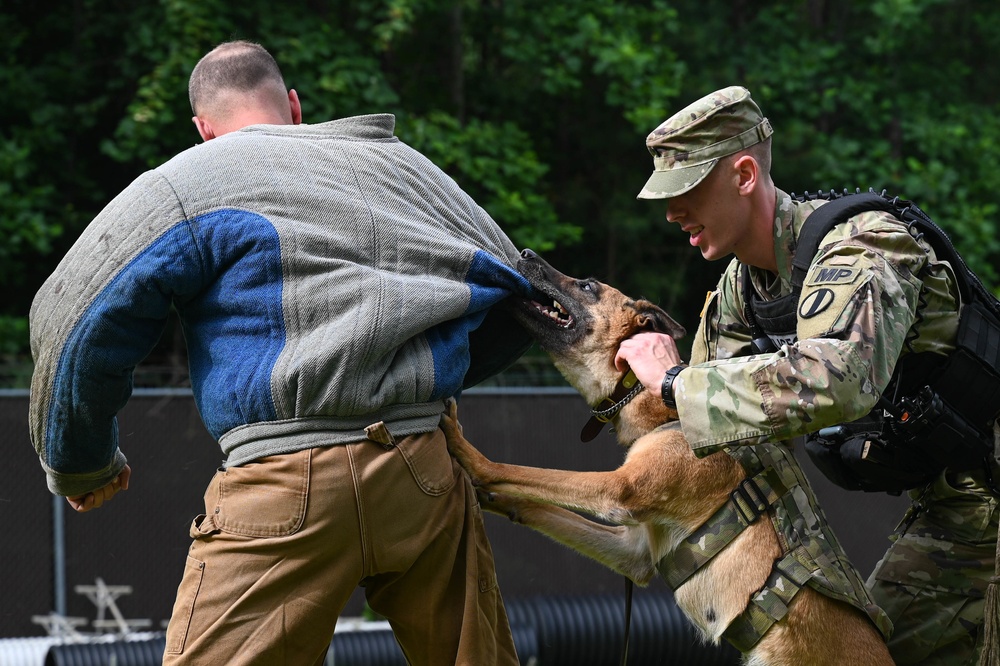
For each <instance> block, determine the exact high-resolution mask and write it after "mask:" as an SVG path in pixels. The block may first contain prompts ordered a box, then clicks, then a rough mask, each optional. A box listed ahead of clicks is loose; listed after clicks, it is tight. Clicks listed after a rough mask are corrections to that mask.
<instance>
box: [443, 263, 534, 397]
mask: <svg viewBox="0 0 1000 666" xmlns="http://www.w3.org/2000/svg"><path fill="white" fill-rule="evenodd" d="M465 281H466V283H467V284H468V285H469V290H470V292H471V294H470V299H469V307H468V308H467V309H466V311H465V315H464V316H462V317H459V318H458V319H454V320H452V321H448V322H445V323H443V324H439V325H438V326H435V327H434V328H432V329H429V330H428V331H427V334H426V337H427V342H428V344H429V345H430V348H431V355H432V356H433V359H434V390H433V393H432V394H431V399H432V400H440V399H443V398H447V397H450V396H453V395H455V394H457V393H458V392H459V390H461V388H462V381H463V379H464V378H465V373H466V372H467V371H468V369H469V362H470V358H471V357H470V353H469V333H470V332H472V331H474V330H476V329H477V328H479V325H480V324H482V323H483V318H484V317H486V313H487V312H488V311H489V309H490V308H491V307H493V306H494V305H496V304H497V303H499V302H500V301H502V300H503V299H505V298H507V297H508V296H510V295H512V294H530V293H531V285H530V283H529V282H528V281H527V280H526V279H525V278H524V277H523V276H522V275H521V274H520V273H518V272H517V271H516V270H514V269H513V268H511V267H510V266H508V265H507V264H505V263H503V262H501V261H499V260H498V259H497V258H496V257H494V256H492V255H490V254H488V253H486V252H483V251H482V250H479V251H478V252H476V255H475V256H474V257H473V259H472V264H471V265H470V266H469V271H468V273H467V274H466V276H465Z"/></svg>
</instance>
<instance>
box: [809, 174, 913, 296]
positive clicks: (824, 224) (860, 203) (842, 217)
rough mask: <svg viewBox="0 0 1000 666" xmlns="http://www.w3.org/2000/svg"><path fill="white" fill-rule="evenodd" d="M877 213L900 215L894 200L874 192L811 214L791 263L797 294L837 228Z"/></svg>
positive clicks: (845, 198) (850, 196)
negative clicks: (822, 243)
mask: <svg viewBox="0 0 1000 666" xmlns="http://www.w3.org/2000/svg"><path fill="white" fill-rule="evenodd" d="M876 210H882V211H885V212H887V213H892V214H893V215H898V211H897V210H896V208H895V207H894V206H893V204H892V201H891V200H889V199H886V198H885V197H883V196H881V195H879V194H875V193H874V192H865V193H863V194H847V195H844V196H841V197H839V198H837V199H832V200H830V201H829V202H827V203H825V204H823V205H822V206H820V207H819V208H817V209H816V210H814V211H813V212H812V213H810V214H809V217H807V218H806V222H805V225H804V226H803V227H802V231H801V232H800V233H799V240H798V244H797V245H796V247H795V258H794V260H793V261H792V286H793V287H794V288H795V290H796V291H798V290H799V289H801V287H802V283H803V282H805V279H806V274H807V273H808V272H809V266H810V265H811V264H812V260H813V257H815V256H816V251H817V250H818V249H819V244H820V241H822V240H823V238H824V237H825V236H826V235H827V234H828V233H830V231H831V230H832V229H833V228H834V227H835V226H837V225H838V224H841V223H842V222H846V221H847V220H849V219H850V218H852V217H854V216H855V215H859V214H861V213H867V212H869V211H876Z"/></svg>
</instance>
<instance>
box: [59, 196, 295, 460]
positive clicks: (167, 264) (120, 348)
mask: <svg viewBox="0 0 1000 666" xmlns="http://www.w3.org/2000/svg"><path fill="white" fill-rule="evenodd" d="M223 271H225V272H224V274H223ZM281 275H282V271H281V252H280V245H279V242H278V236H277V233H276V232H275V230H274V228H273V226H272V225H271V224H270V222H268V221H267V220H266V219H265V218H263V217H261V216H259V215H255V214H252V213H247V212H245V211H231V210H223V211H216V212H213V213H210V214H207V215H204V216H201V217H200V218H196V219H193V220H190V221H186V222H182V223H180V224H177V225H175V226H174V227H172V228H171V229H169V230H167V231H166V232H165V233H164V234H163V235H161V236H160V237H159V238H157V239H156V240H154V241H153V242H152V243H151V244H150V245H148V246H147V247H146V248H145V249H144V250H142V251H141V252H140V253H139V254H137V255H136V256H135V257H134V258H133V259H132V260H131V261H130V262H129V263H128V264H127V265H125V266H124V267H123V268H122V269H121V270H120V271H119V272H118V274H117V275H116V276H115V277H114V278H113V279H112V280H111V281H110V282H109V283H108V284H107V285H106V286H105V287H104V288H103V289H101V291H100V292H98V293H97V294H96V295H94V297H93V299H92V301H91V303H90V305H89V306H88V307H87V309H86V310H85V311H84V313H83V315H82V316H81V318H80V320H79V321H78V322H77V323H76V325H75V326H74V328H73V330H72V332H71V333H70V334H69V336H68V338H67V340H66V343H65V345H64V346H63V351H62V353H61V355H60V358H59V365H58V369H57V370H56V373H55V381H54V384H53V389H52V391H53V394H52V397H51V402H50V407H49V417H48V428H47V433H46V439H47V441H46V453H47V462H48V465H49V466H50V467H51V468H52V469H54V470H56V471H57V472H61V473H68V474H72V473H84V472H89V471H93V470H95V469H101V468H102V467H104V466H106V465H107V463H108V460H110V459H111V458H112V456H113V455H114V452H115V450H116V449H117V447H118V436H117V434H118V433H117V423H116V419H115V414H116V413H117V412H118V411H119V410H120V409H121V408H122V407H123V406H124V405H125V402H126V401H127V400H128V398H129V396H130V395H131V392H132V372H133V369H134V368H135V366H136V365H137V364H138V363H139V362H140V361H142V359H143V358H145V357H146V356H147V355H148V354H149V352H150V351H151V350H152V348H153V347H154V345H155V344H156V341H157V339H158V338H159V336H160V334H161V333H162V331H163V327H164V324H165V322H166V318H167V315H168V314H169V309H170V305H171V303H175V304H176V305H177V307H178V309H179V310H181V312H182V314H183V315H184V317H185V318H192V319H191V320H192V321H194V320H198V321H199V326H198V327H197V329H198V335H197V336H194V337H192V329H190V328H188V329H186V331H185V333H186V335H187V336H188V340H187V342H188V348H189V354H190V362H191V377H192V383H193V384H194V385H195V386H198V387H199V389H198V391H197V393H196V396H195V397H196V400H197V401H198V405H199V409H201V410H202V414H203V417H204V419H205V423H206V425H208V427H209V430H210V432H211V433H212V434H213V436H215V437H218V436H220V435H221V434H222V433H223V432H225V431H226V430H228V429H229V428H231V427H233V426H234V425H238V424H240V423H246V422H247V419H251V420H262V419H272V418H274V402H273V400H272V398H271V388H270V371H271V368H273V366H274V363H275V360H276V359H277V356H278V354H279V353H280V351H281V348H282V346H283V344H284V337H285V334H284V321H283V318H282V311H281ZM206 396H210V398H209V397H206ZM206 406H208V409H206Z"/></svg>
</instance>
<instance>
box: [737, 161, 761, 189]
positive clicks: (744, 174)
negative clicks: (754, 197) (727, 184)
mask: <svg viewBox="0 0 1000 666" xmlns="http://www.w3.org/2000/svg"><path fill="white" fill-rule="evenodd" d="M733 169H734V170H735V171H736V175H737V177H738V181H737V187H738V188H739V191H740V194H741V195H742V196H747V195H748V194H750V193H751V192H753V191H754V188H756V187H757V181H758V176H759V175H760V165H758V164H757V160H755V159H754V158H753V157H752V156H750V155H742V156H740V158H739V159H737V160H736V161H735V162H733Z"/></svg>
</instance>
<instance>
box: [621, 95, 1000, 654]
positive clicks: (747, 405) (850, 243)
mask: <svg viewBox="0 0 1000 666" xmlns="http://www.w3.org/2000/svg"><path fill="white" fill-rule="evenodd" d="M771 134H772V128H771V125H770V123H769V122H768V120H767V119H766V118H764V117H763V115H762V114H761V112H760V109H759V108H758V106H757V105H756V103H755V102H754V101H753V100H752V99H751V96H750V93H749V92H748V91H747V90H746V89H744V88H741V87H737V86H733V87H729V88H725V89H723V90H719V91H716V92H714V93H712V94H710V95H707V96H706V97H704V98H702V99H700V100H698V101H697V102H695V103H693V104H691V105H690V106H688V107H687V108H685V109H683V110H682V111H680V112H678V113H677V114H675V115H674V116H672V117H671V118H669V119H668V120H666V121H665V122H664V123H662V124H661V125H660V126H659V127H657V128H656V129H655V130H654V131H653V132H652V133H651V134H650V135H649V136H648V137H647V139H646V146H647V148H648V149H649V152H650V153H651V154H652V155H653V163H654V172H653V174H652V176H651V177H650V178H649V180H648V182H647V183H646V185H645V186H644V187H643V189H642V191H641V192H640V193H639V198H641V199H665V200H666V203H667V213H666V218H667V221H668V222H673V223H676V224H678V225H680V226H681V228H682V229H683V230H684V231H685V232H687V233H688V234H689V239H688V240H689V242H690V244H691V245H692V246H694V247H697V248H698V249H699V250H700V251H701V253H702V255H703V256H704V257H705V258H706V259H709V260H712V259H720V258H723V257H725V256H728V255H730V254H732V255H735V259H734V260H733V261H732V262H731V263H730V264H729V266H728V268H727V269H726V271H725V272H724V274H723V275H722V278H721V279H720V281H719V283H718V287H717V289H716V290H715V291H714V292H713V293H712V294H710V296H709V300H708V301H707V302H706V305H705V308H704V310H703V312H702V315H701V321H700V325H699V327H698V332H697V337H696V338H695V340H694V341H693V346H692V351H691V361H690V365H685V364H684V363H683V362H682V360H681V357H680V355H679V353H678V351H677V348H676V346H675V345H674V343H673V340H672V339H671V338H669V337H667V336H664V335H659V334H653V333H643V334H639V335H637V336H635V337H634V338H631V339H629V340H626V341H625V342H624V343H623V344H622V345H621V348H620V350H619V353H618V358H617V359H616V362H617V363H618V364H619V366H620V368H621V369H624V367H625V366H626V365H628V366H630V367H631V368H632V370H633V371H634V372H635V374H636V375H637V376H638V378H639V379H640V381H641V382H642V383H643V384H644V385H645V386H646V387H647V388H650V389H655V390H662V392H663V396H664V400H665V401H666V402H667V403H668V404H671V403H673V404H675V405H676V409H677V411H678V413H679V415H680V420H681V424H682V427H683V430H684V434H685V436H686V437H687V439H688V441H689V442H690V445H691V447H692V448H693V450H694V451H695V453H696V454H698V455H707V454H709V453H711V452H714V451H717V450H719V449H721V448H728V449H729V450H730V451H731V452H732V451H742V450H746V449H762V450H766V449H768V448H771V449H777V448H781V449H787V448H789V447H788V442H789V440H791V439H792V438H795V437H798V436H802V435H806V434H808V433H815V432H817V431H819V430H821V429H823V428H827V427H830V426H835V425H837V424H841V423H847V422H851V421H854V420H856V419H859V418H860V417H863V416H865V415H866V414H868V413H869V412H870V411H872V410H873V408H874V407H875V406H876V403H877V402H878V401H879V398H880V396H881V395H882V393H883V391H884V390H885V389H886V387H887V385H888V384H889V382H890V380H891V379H892V378H893V373H894V371H895V370H896V368H897V366H898V365H900V364H901V358H903V357H906V356H907V355H908V354H920V353H924V352H927V353H929V354H923V355H924V356H928V355H930V356H933V355H937V356H939V357H944V356H945V355H947V354H948V353H949V352H952V351H953V350H954V346H955V337H956V331H957V327H958V321H959V316H958V312H959V301H960V298H959V291H958V288H957V285H956V277H955V274H954V272H953V271H952V267H951V266H950V265H949V264H948V263H946V262H943V261H941V260H939V259H938V258H937V256H936V254H935V252H934V250H933V248H932V247H930V245H929V244H928V243H927V242H926V240H924V239H922V238H915V237H914V236H913V235H911V234H910V233H908V231H907V228H906V226H905V225H904V224H903V223H901V222H900V221H899V220H897V219H896V218H895V217H893V216H892V215H890V214H888V213H885V212H864V213H861V214H858V215H855V216H854V217H851V218H850V219H849V220H848V221H847V223H845V224H840V225H837V226H835V227H834V228H833V229H832V230H831V231H830V232H829V233H828V234H827V235H826V236H825V237H824V238H823V239H822V241H821V243H820V245H819V248H820V249H819V252H818V253H817V254H816V256H815V257H814V258H813V259H812V262H811V265H810V267H809V270H808V272H807V274H806V277H805V279H804V283H803V284H802V286H801V290H800V293H799V295H798V297H797V299H796V302H795V303H794V306H793V307H792V308H791V309H790V311H789V312H788V313H787V315H788V316H786V317H785V318H784V321H783V322H781V321H780V320H781V317H776V320H778V321H777V323H775V321H771V322H769V325H767V326H765V327H764V328H765V329H766V332H767V334H768V336H769V337H770V341H771V347H770V349H769V350H767V351H762V350H760V349H759V348H756V347H754V346H753V343H754V338H756V337H759V332H758V331H757V330H755V329H754V328H753V326H754V325H755V324H756V322H754V321H751V318H753V317H754V315H753V311H752V310H749V311H748V309H747V308H746V305H747V301H748V299H752V300H753V302H756V303H757V304H758V305H761V304H763V306H764V307H763V308H762V309H764V310H766V307H767V304H769V303H771V304H774V303H776V302H779V301H780V300H781V299H782V297H787V296H788V295H789V294H792V293H793V287H792V280H791V274H792V261H793V258H794V256H795V251H796V245H797V243H798V241H799V238H800V236H799V234H800V231H801V229H802V227H803V225H804V223H805V220H806V219H807V218H808V217H809V215H810V214H811V213H812V212H813V211H815V210H816V209H817V208H818V207H819V206H822V205H825V204H826V202H825V201H822V200H816V201H806V202H801V201H798V200H796V199H793V198H792V197H791V196H789V195H788V194H786V193H785V192H783V191H781V190H780V189H778V188H777V187H776V186H775V185H774V183H773V182H772V180H771V177H770V164H771V145H770V144H771ZM743 266H746V267H748V271H747V275H748V281H746V282H745V281H744V279H745V278H744V279H741V276H742V273H743V270H744V269H743V268H742V267H743ZM749 290H752V293H744V292H745V291H746V292H749ZM786 300H787V299H786ZM918 312H919V314H918ZM991 467H992V470H991V469H990V468H991ZM996 471H997V470H996V462H995V460H993V459H992V458H991V459H990V460H989V461H988V463H987V464H985V465H981V466H980V467H979V468H975V469H970V470H963V471H955V470H953V469H945V470H944V471H942V472H941V473H940V474H937V475H936V477H935V478H933V479H932V480H931V481H930V483H927V484H923V485H922V486H921V487H916V488H913V489H912V490H910V491H909V494H910V497H911V498H912V500H913V503H912V505H911V508H910V509H909V511H908V512H907V515H906V516H905V517H904V519H903V521H902V522H901V523H900V526H899V528H898V529H897V532H896V534H894V535H893V536H892V540H893V544H892V546H891V547H890V548H889V550H888V552H887V553H886V555H885V556H884V557H883V559H882V561H881V562H880V563H879V564H878V565H877V567H876V569H875V571H874V572H873V573H872V575H871V576H870V578H869V579H868V581H867V584H866V586H867V588H868V589H869V590H870V594H871V597H872V598H873V599H874V600H875V602H876V603H877V604H878V605H879V606H881V608H882V609H883V610H884V611H885V612H886V613H887V614H888V616H889V618H890V619H891V620H892V623H893V630H892V634H891V639H890V641H889V647H890V651H891V653H892V655H893V658H894V659H895V660H896V661H897V662H898V663H900V664H915V663H921V664H969V663H973V662H974V660H975V658H976V654H977V648H978V649H981V645H977V644H981V642H982V640H981V639H982V633H983V606H984V604H983V597H984V593H985V590H986V587H987V584H988V583H989V581H990V577H991V576H992V575H993V573H994V560H995V554H996V541H997V522H998V517H1000V511H998V501H997V497H996V496H994V494H993V493H992V492H991V491H990V488H991V483H992V481H991V479H990V473H991V472H992V473H994V474H995V473H996ZM996 478H998V479H1000V476H997V477H996ZM818 515H819V516H820V518H822V514H821V513H820V514H818ZM823 520H825V519H823ZM848 566H849V565H848ZM873 617H875V616H873Z"/></svg>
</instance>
